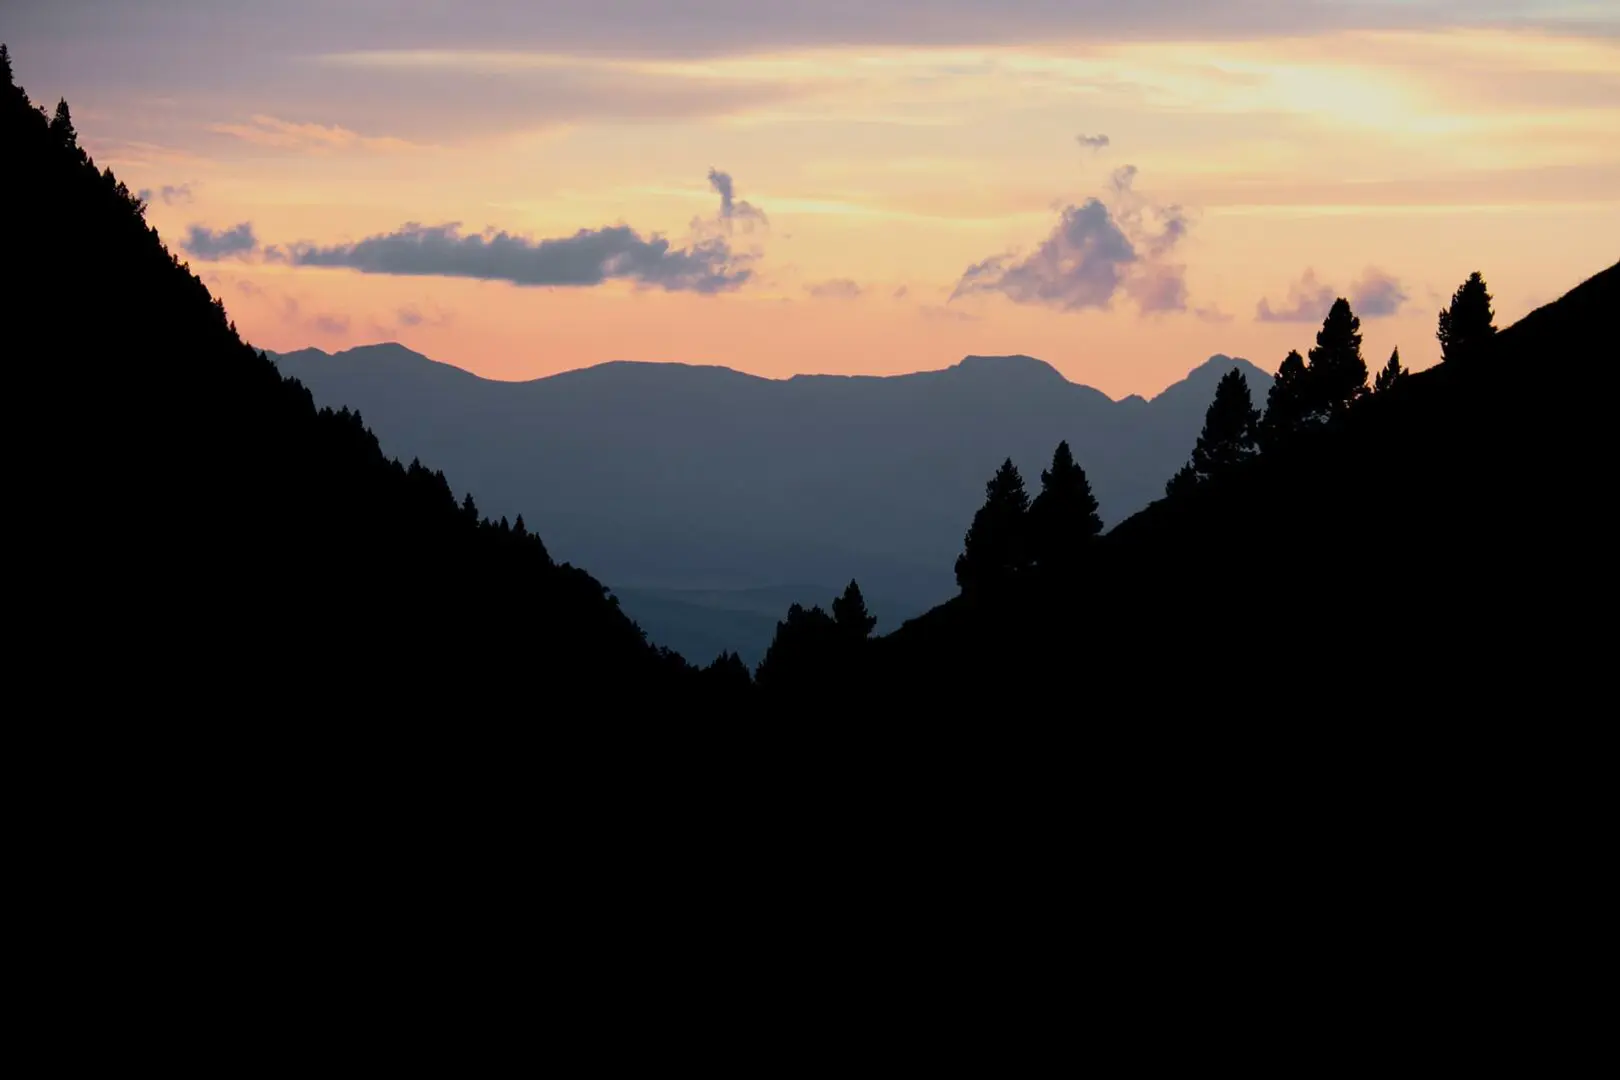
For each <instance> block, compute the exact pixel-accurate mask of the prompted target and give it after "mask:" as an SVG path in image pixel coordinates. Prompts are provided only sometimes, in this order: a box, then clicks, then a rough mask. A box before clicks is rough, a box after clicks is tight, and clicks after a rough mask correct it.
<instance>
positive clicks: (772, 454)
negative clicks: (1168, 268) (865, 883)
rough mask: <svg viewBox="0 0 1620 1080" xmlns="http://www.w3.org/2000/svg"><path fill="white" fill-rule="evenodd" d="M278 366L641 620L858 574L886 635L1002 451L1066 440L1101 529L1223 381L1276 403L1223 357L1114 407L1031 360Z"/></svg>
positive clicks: (281, 359)
mask: <svg viewBox="0 0 1620 1080" xmlns="http://www.w3.org/2000/svg"><path fill="white" fill-rule="evenodd" d="M272 356H273V358H275V359H276V361H277V363H278V364H279V365H280V366H281V369H282V370H283V371H284V372H285V373H287V374H290V375H295V376H296V377H297V378H298V379H299V380H300V381H302V382H304V383H305V384H306V385H308V386H309V387H310V388H311V390H312V391H313V393H314V394H315V397H316V400H317V401H318V402H321V403H322V404H327V405H332V406H339V405H349V406H353V407H356V408H358V409H360V410H361V411H362V413H363V414H364V415H365V417H366V419H367V422H368V423H370V424H371V425H372V427H373V429H374V430H375V431H376V432H377V434H378V437H379V438H380V439H381V441H382V445H383V447H384V448H385V450H387V451H389V452H392V453H397V454H401V455H415V456H420V457H422V458H423V459H424V460H432V461H435V462H442V463H443V464H444V466H445V467H446V468H447V469H449V470H450V472H451V474H452V475H454V476H456V477H457V478H458V479H460V481H461V482H463V483H466V484H467V485H468V486H469V488H470V490H472V491H473V493H474V494H475V496H476V497H477V498H478V500H479V502H480V505H483V506H486V507H487V508H489V509H490V510H491V511H492V512H496V513H511V512H512V511H513V508H516V507H522V508H523V510H524V511H525V512H526V513H528V514H529V515H530V519H531V523H532V524H534V525H535V526H536V527H537V528H540V529H542V530H543V531H544V533H545V536H546V540H547V542H548V543H549V544H550V545H551V546H552V548H553V550H554V551H556V552H557V553H558V554H559V555H560V556H566V557H569V558H573V559H577V560H579V561H580V562H582V563H585V564H587V565H589V566H591V567H592V568H593V569H594V570H596V571H597V572H598V573H600V574H601V575H602V576H603V578H604V580H606V581H608V582H609V583H610V584H612V585H613V586H614V587H615V588H619V587H623V588H624V590H625V591H624V596H625V598H626V604H627V610H629V611H630V612H631V614H633V615H636V616H637V617H638V618H639V617H640V616H641V613H642V610H644V609H639V608H638V607H637V606H636V605H637V602H638V600H639V598H641V597H644V596H645V595H646V594H645V592H644V591H643V590H647V589H659V590H677V589H689V588H705V589H709V588H716V587H731V588H738V589H751V588H759V587H775V586H782V585H787V584H791V583H798V582H808V583H812V584H813V585H815V586H816V589H817V590H818V591H817V592H815V593H813V594H812V595H811V596H806V597H803V598H802V600H803V602H805V603H810V602H818V603H824V602H825V601H826V598H827V597H828V596H830V595H832V594H833V593H834V592H835V591H836V590H837V589H841V588H842V585H843V583H844V582H846V581H848V579H849V578H850V577H852V576H853V577H856V578H858V579H859V580H860V581H861V583H862V585H863V586H864V587H865V588H866V589H867V590H868V595H869V596H870V597H871V598H872V603H873V608H872V610H873V611H874V612H875V613H876V614H878V615H879V617H880V618H882V619H883V620H884V622H885V624H886V625H889V626H893V625H895V624H896V623H898V622H899V621H900V620H901V619H903V618H906V617H908V616H911V615H915V614H918V613H920V612H921V611H923V610H925V609H926V608H927V607H928V606H929V605H931V604H933V603H936V602H938V601H939V600H941V599H943V598H945V597H947V596H949V595H951V594H952V593H953V592H954V591H955V586H954V582H953V580H952V577H951V569H950V568H951V564H952V561H953V560H954V559H955V557H956V553H957V550H958V548H959V545H960V543H961V537H962V530H963V528H964V527H965V523H966V522H967V520H968V519H969V518H970V517H971V515H972V513H973V510H974V508H975V507H976V506H977V504H978V500H979V498H980V495H981V493H982V488H983V484H984V480H985V477H986V476H988V475H989V473H990V472H991V471H993V470H994V468H995V466H996V465H997V464H998V463H1000V461H1001V460H1002V459H1003V458H1004V457H1006V456H1007V455H1008V454H1011V455H1012V457H1013V458H1014V460H1015V461H1019V462H1021V463H1023V464H1024V465H1025V466H1026V468H1028V467H1035V466H1036V465H1037V463H1038V462H1040V461H1042V460H1044V458H1045V457H1047V456H1048V455H1050V453H1051V449H1052V446H1053V445H1054V444H1055V443H1057V442H1058V441H1059V440H1060V439H1068V440H1069V441H1070V443H1071V445H1072V446H1073V447H1074V449H1075V454H1076V456H1077V457H1078V458H1079V460H1080V461H1081V462H1082V464H1083V465H1084V466H1085V468H1086V469H1087V471H1088V473H1089V474H1090V475H1091V477H1092V481H1093V484H1094V486H1095V490H1096V492H1097V496H1098V499H1099V500H1100V501H1101V503H1102V507H1103V513H1104V515H1105V517H1106V518H1108V519H1109V520H1115V519H1117V518H1118V517H1121V516H1123V515H1124V514H1125V513H1128V512H1130V511H1132V510H1135V509H1137V508H1139V507H1141V506H1143V505H1145V504H1146V503H1147V502H1148V501H1149V500H1150V499H1151V498H1153V497H1154V496H1155V495H1156V494H1157V493H1158V492H1160V491H1161V490H1162V489H1163V485H1164V481H1165V479H1166V478H1167V477H1168V476H1169V475H1170V474H1171V473H1173V472H1174V471H1175V469H1176V467H1177V466H1179V465H1180V464H1181V463H1182V462H1183V461H1184V460H1185V459H1186V456H1187V454H1188V452H1189V451H1190V450H1191V448H1192V445H1193V441H1194V439H1195V438H1196V436H1197V433H1198V428H1199V425H1200V423H1201V422H1202V419H1203V413H1204V409H1205V408H1206V407H1207V406H1208V404H1209V398H1210V396H1211V395H1212V394H1213V392H1214V386H1215V382H1216V381H1217V380H1218V379H1219V378H1220V376H1221V375H1222V374H1224V373H1225V372H1226V371H1228V370H1230V369H1231V368H1232V367H1234V366H1236V367H1238V368H1240V369H1242V370H1244V371H1245V372H1246V373H1247V374H1248V378H1249V383H1250V386H1251V388H1253V390H1254V392H1255V393H1256V394H1258V395H1259V396H1261V397H1262V398H1263V397H1264V394H1265V392H1266V389H1267V387H1269V385H1270V376H1268V375H1266V374H1264V373H1263V372H1261V371H1259V370H1258V369H1257V368H1255V367H1253V366H1252V365H1250V364H1248V363H1247V362H1246V361H1242V360H1231V359H1228V358H1226V357H1215V358H1213V359H1211V360H1210V361H1209V362H1208V363H1206V364H1204V365H1202V366H1200V367H1199V368H1197V369H1195V370H1194V371H1193V372H1192V373H1191V374H1189V376H1188V378H1187V379H1186V380H1185V381H1183V382H1181V383H1178V384H1177V385H1176V386H1173V387H1171V388H1170V389H1168V390H1166V391H1165V392H1164V393H1163V394H1161V395H1159V396H1158V397H1156V398H1155V399H1154V400H1153V401H1151V402H1146V401H1143V400H1142V399H1140V398H1132V399H1127V400H1125V401H1123V402H1114V401H1111V400H1109V399H1108V398H1107V397H1106V396H1105V395H1103V394H1101V393H1099V392H1098V391H1096V390H1093V389H1091V388H1090V387H1085V386H1079V385H1076V384H1073V383H1070V382H1069V381H1068V380H1066V379H1065V378H1064V377H1063V376H1062V375H1061V374H1059V373H1058V372H1057V371H1056V370H1055V369H1053V368H1052V367H1051V366H1050V365H1048V364H1045V363H1043V362H1041V361H1039V360H1035V359H1032V358H1030V357H1027V356H1011V357H981V356H972V357H968V358H966V359H964V360H963V361H962V362H961V363H959V364H956V365H954V366H952V367H950V368H946V369H943V370H940V371H926V372H918V373H916V374H912V375H902V376H894V377H886V378H880V377H871V376H831V375H799V376H795V377H793V378H791V379H785V380H769V379H761V378H756V377H754V376H750V375H744V374H740V373H738V372H735V371H731V370H728V369H725V368H715V367H688V366H685V365H678V364H635V363H612V364H603V365H600V366H597V367H592V368H587V369H583V370H580V371H571V372H567V373H565V374H561V375H556V376H552V377H549V378H544V379H536V380H532V381H529V382H521V383H512V382H496V381H491V380H484V379H479V378H476V377H474V376H472V375H469V374H468V373H466V372H463V371H460V370H458V369H456V368H453V367H449V366H447V365H444V364H439V363H435V362H433V361H431V360H428V359H427V358H426V357H423V356H421V355H419V354H417V353H414V352H411V351H410V350H408V349H405V348H404V347H402V346H399V345H396V344H386V345H374V346H366V347H362V348H356V349H350V350H348V351H346V352H342V353H338V354H337V355H334V356H328V355H327V354H325V353H323V352H319V351H317V350H304V351H302V352H299V353H290V354H286V355H283V356H275V355H274V354H272ZM665 599H666V601H667V600H668V597H667V595H666V598H665ZM694 614H695V613H694ZM648 617H649V618H651V617H652V615H651V613H650V612H649V613H648ZM702 618H703V619H704V620H705V622H706V623H708V624H709V625H713V613H712V612H711V613H708V614H705V615H704V616H702ZM754 631H757V627H755V628H754V630H749V629H748V628H746V627H743V626H741V625H739V627H738V632H739V633H745V632H747V633H752V632H754ZM684 640H685V639H681V638H677V639H676V640H674V641H672V642H670V643H671V644H674V645H676V646H677V647H681V645H682V642H683V641H684ZM767 641H768V636H767V638H766V639H765V640H763V641H754V640H753V639H752V638H749V639H747V640H745V639H742V638H739V639H738V640H736V641H735V643H734V645H733V647H735V648H739V649H744V650H745V651H748V650H749V649H750V648H753V649H757V650H759V651H762V650H763V648H764V645H765V644H766V642H767ZM692 647H694V648H695V647H697V646H696V645H695V644H694V645H693V646H692ZM689 655H690V653H689Z"/></svg>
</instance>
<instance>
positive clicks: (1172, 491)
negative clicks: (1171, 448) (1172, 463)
mask: <svg viewBox="0 0 1620 1080" xmlns="http://www.w3.org/2000/svg"><path fill="white" fill-rule="evenodd" d="M1197 486H1198V472H1197V470H1195V469H1194V468H1193V467H1192V462H1190V461H1189V462H1187V463H1186V464H1185V465H1183V466H1182V467H1181V468H1179V469H1177V470H1176V474H1175V475H1174V476H1172V477H1171V478H1170V479H1169V480H1167V481H1165V484H1164V493H1165V495H1167V496H1169V497H1170V498H1175V497H1176V496H1177V495H1183V494H1185V493H1187V492H1189V491H1192V490H1193V489H1194V488H1196V487H1197Z"/></svg>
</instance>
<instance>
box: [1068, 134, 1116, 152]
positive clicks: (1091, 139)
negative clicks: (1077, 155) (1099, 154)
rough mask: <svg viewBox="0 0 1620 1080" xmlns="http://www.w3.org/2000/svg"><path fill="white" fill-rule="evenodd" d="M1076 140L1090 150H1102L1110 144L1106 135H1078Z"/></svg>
mask: <svg viewBox="0 0 1620 1080" xmlns="http://www.w3.org/2000/svg"><path fill="white" fill-rule="evenodd" d="M1074 141H1075V142H1077V143H1079V144H1080V145H1081V146H1084V147H1085V148H1087V149H1088V150H1102V149H1104V148H1106V147H1107V146H1108V141H1109V140H1108V136H1106V135H1076V136H1075V137H1074Z"/></svg>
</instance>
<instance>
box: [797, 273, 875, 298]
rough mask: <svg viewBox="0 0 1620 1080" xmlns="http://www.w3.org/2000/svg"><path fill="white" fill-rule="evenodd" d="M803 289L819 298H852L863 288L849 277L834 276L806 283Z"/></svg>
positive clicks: (858, 294) (859, 293)
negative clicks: (827, 279)
mask: <svg viewBox="0 0 1620 1080" xmlns="http://www.w3.org/2000/svg"><path fill="white" fill-rule="evenodd" d="M804 291H805V292H807V293H809V294H810V295H811V296H814V297H816V298H817V299H819V300H853V299H855V298H856V297H857V296H860V295H861V293H862V292H863V291H864V290H862V288H861V286H860V284H859V283H858V282H856V281H852V280H851V279H849V278H834V279H832V280H831V281H817V282H814V283H812V284H809V285H806V286H805V287H804Z"/></svg>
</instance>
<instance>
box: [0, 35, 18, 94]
mask: <svg viewBox="0 0 1620 1080" xmlns="http://www.w3.org/2000/svg"><path fill="white" fill-rule="evenodd" d="M15 85H17V84H16V82H15V81H14V80H13V78H12V75H11V50H10V49H8V48H6V46H5V42H0V87H5V88H8V89H9V88H10V87H13V86H15Z"/></svg>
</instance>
